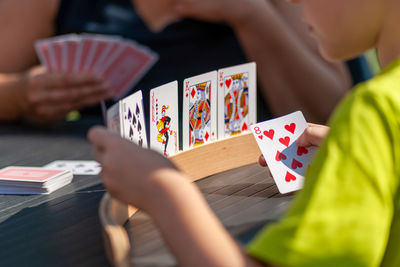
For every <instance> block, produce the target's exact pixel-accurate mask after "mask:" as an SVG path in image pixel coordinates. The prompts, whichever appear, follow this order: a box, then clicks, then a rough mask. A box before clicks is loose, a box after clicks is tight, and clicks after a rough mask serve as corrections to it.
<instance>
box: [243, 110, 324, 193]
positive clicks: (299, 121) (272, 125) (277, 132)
mask: <svg viewBox="0 0 400 267" xmlns="http://www.w3.org/2000/svg"><path fill="white" fill-rule="evenodd" d="M307 127H308V125H307V122H306V120H305V118H304V116H303V114H302V113H301V112H300V111H296V112H293V113H291V114H288V115H285V116H282V117H279V118H276V119H272V120H268V121H264V122H261V123H257V124H255V125H252V126H251V131H252V133H253V135H254V137H255V139H256V140H257V144H258V146H259V147H260V150H261V152H262V154H263V155H264V158H265V161H266V162H267V164H268V167H269V169H270V171H271V174H272V177H273V179H274V181H275V183H276V185H277V186H278V189H279V192H280V193H281V194H286V193H289V192H293V191H296V190H299V189H301V188H303V183H304V174H305V172H306V171H307V169H308V168H309V165H310V160H311V159H312V158H313V157H314V154H315V152H316V148H315V147H308V148H305V147H299V146H298V145H297V143H296V140H297V139H298V138H299V136H300V135H301V134H302V133H303V132H304V130H305V129H306V128H307Z"/></svg>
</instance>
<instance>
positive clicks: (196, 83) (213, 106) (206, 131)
mask: <svg viewBox="0 0 400 267" xmlns="http://www.w3.org/2000/svg"><path fill="white" fill-rule="evenodd" d="M183 87H184V90H183V116H182V117H183V119H182V124H183V125H182V131H183V133H182V137H183V138H182V140H183V149H184V150H186V149H189V148H192V147H196V146H198V145H201V144H204V143H208V142H210V141H214V140H216V139H217V72H216V71H212V72H208V73H205V74H201V75H198V76H194V77H191V78H187V79H185V80H184V82H183Z"/></svg>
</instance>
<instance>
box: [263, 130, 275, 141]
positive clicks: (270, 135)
mask: <svg viewBox="0 0 400 267" xmlns="http://www.w3.org/2000/svg"><path fill="white" fill-rule="evenodd" d="M263 134H264V135H265V136H266V137H268V138H269V139H271V140H273V138H274V134H275V131H274V130H272V129H271V130H269V131H264V132H263Z"/></svg>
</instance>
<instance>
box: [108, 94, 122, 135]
mask: <svg viewBox="0 0 400 267" xmlns="http://www.w3.org/2000/svg"><path fill="white" fill-rule="evenodd" d="M119 114H120V103H119V101H118V102H117V103H115V104H114V105H112V106H111V107H110V108H109V109H108V110H107V128H108V129H109V130H111V131H112V132H114V133H117V134H118V135H121V120H120V115H119Z"/></svg>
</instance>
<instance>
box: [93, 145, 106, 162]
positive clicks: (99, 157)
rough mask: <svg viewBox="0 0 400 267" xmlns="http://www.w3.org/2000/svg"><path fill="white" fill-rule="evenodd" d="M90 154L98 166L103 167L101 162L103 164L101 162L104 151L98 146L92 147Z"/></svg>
mask: <svg viewBox="0 0 400 267" xmlns="http://www.w3.org/2000/svg"><path fill="white" fill-rule="evenodd" d="M92 154H93V157H94V159H95V160H96V161H97V162H98V163H99V164H100V165H102V166H103V162H104V160H103V158H104V149H102V148H101V147H98V146H95V145H93V148H92Z"/></svg>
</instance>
